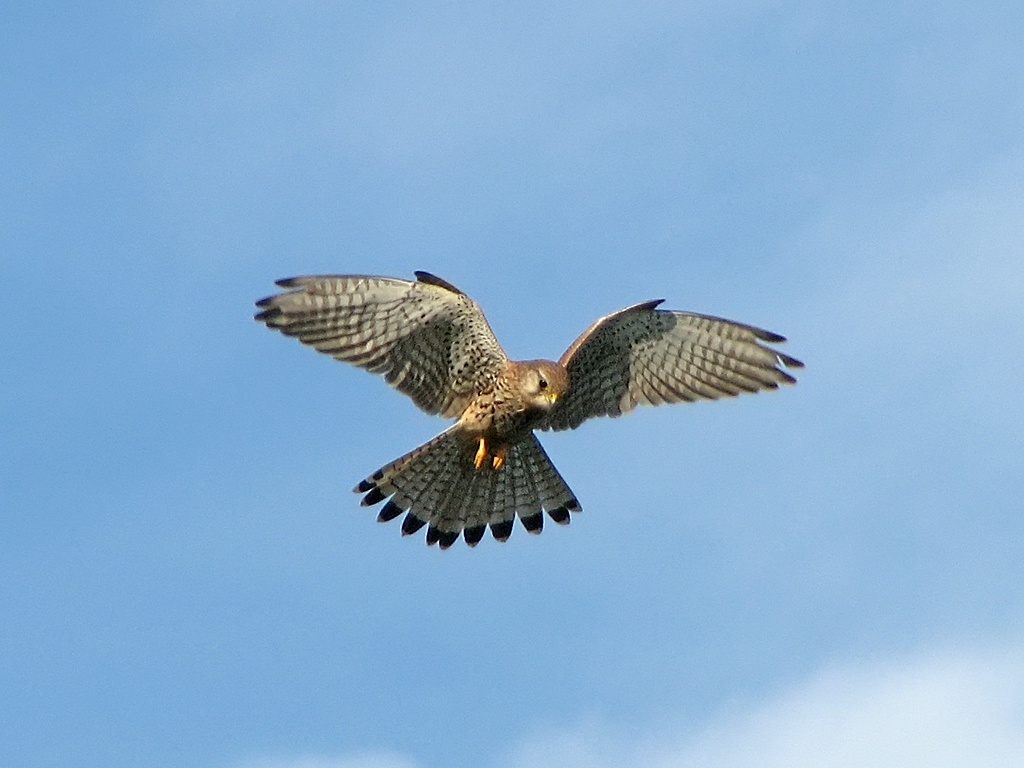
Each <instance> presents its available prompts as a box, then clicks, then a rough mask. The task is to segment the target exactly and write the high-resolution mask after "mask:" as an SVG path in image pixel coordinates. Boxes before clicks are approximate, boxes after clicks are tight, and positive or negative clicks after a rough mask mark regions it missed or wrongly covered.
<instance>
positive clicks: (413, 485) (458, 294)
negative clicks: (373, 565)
mask: <svg viewBox="0 0 1024 768" xmlns="http://www.w3.org/2000/svg"><path fill="white" fill-rule="evenodd" d="M415 274H416V280H415V281H411V280H400V279H397V278H392V277H374V276H366V275H310V276H307V277H293V278H289V279H287V280H279V281H278V282H277V285H279V286H281V287H282V288H285V289H287V290H286V291H285V292H283V293H279V294H277V295H275V296H269V297H267V298H265V299H262V300H261V301H259V302H257V306H258V307H259V308H260V309H261V311H260V312H259V313H258V314H257V315H256V319H257V320H259V321H261V322H263V323H266V325H267V326H268V327H270V328H274V329H277V330H279V331H281V333H283V334H285V335H287V336H295V337H296V338H297V339H298V340H299V341H301V342H302V343H303V344H308V345H310V346H312V347H313V348H314V349H316V350H318V351H320V352H323V353H324V354H327V355H331V356H332V357H334V358H336V359H338V360H343V361H345V362H347V363H352V364H353V365H357V366H359V367H361V368H365V369H366V370H368V371H370V372H371V373H379V374H381V375H383V376H384V378H385V380H386V381H387V382H388V383H389V384H390V385H391V386H393V387H395V388H396V389H398V390H399V391H400V392H404V393H405V394H407V395H408V396H409V397H411V398H412V400H413V402H414V403H416V405H417V406H419V407H420V408H421V409H423V410H424V411H426V412H427V413H431V414H438V415H440V416H444V417H447V418H454V419H456V421H455V423H454V424H452V425H451V426H450V427H449V428H448V429H446V430H445V431H444V432H442V433H441V434H439V435H438V436H437V437H435V438H434V439H433V440H430V441H429V442H427V443H424V444H423V445H421V446H420V447H419V448H416V449H415V450H413V451H410V452H409V453H407V454H405V455H404V456H402V457H400V458H398V459H395V460H394V461H392V462H391V463H390V464H387V465H385V466H383V467H381V468H380V469H378V470H377V471H376V472H374V473H373V474H372V475H370V476H369V477H367V478H366V479H365V480H363V481H361V482H360V483H359V484H358V485H357V486H356V487H355V489H354V490H355V492H357V493H362V494H365V496H364V497H363V499H362V502H361V504H362V505H363V506H370V505H373V504H377V503H379V502H382V501H385V500H386V503H385V504H384V506H383V508H381V510H380V513H379V514H378V516H377V519H378V520H379V521H381V522H385V521H388V520H393V519H394V518H396V517H398V516H399V515H400V514H402V513H403V512H404V513H405V518H404V519H403V521H402V533H403V534H411V533H415V532H416V531H418V530H419V529H420V528H422V527H423V526H424V525H427V526H428V528H427V536H426V538H427V544H435V543H436V544H438V545H439V546H440V548H441V549H447V548H448V547H450V546H451V545H452V544H453V543H454V542H455V541H456V539H458V538H459V534H460V533H461V534H462V536H463V538H464V539H465V541H466V543H467V544H469V545H470V546H475V545H476V544H477V543H478V542H479V541H480V539H481V538H482V537H483V535H484V531H485V530H486V529H487V528H488V527H489V528H490V529H491V534H492V535H493V536H494V538H495V539H497V540H498V541H505V540H506V539H508V537H509V535H510V534H511V533H512V526H513V522H514V520H515V518H516V517H517V516H518V517H519V519H520V520H521V521H522V524H523V527H525V528H526V530H527V531H530V532H531V533H540V531H541V528H542V527H543V524H544V517H543V513H544V512H547V513H548V515H549V516H550V517H551V519H552V520H554V521H555V522H556V523H562V524H566V523H568V522H569V514H570V513H571V512H580V511H581V510H582V507H580V503H579V502H578V501H577V500H576V496H575V494H573V492H572V491H571V490H570V489H569V486H568V485H567V484H566V482H565V480H563V479H562V476H561V475H560V474H559V473H558V470H556V469H555V467H554V465H553V464H552V463H551V460H550V459H549V458H548V456H547V454H546V453H545V452H544V449H543V448H542V447H541V444H540V442H539V441H538V440H537V437H536V436H535V435H534V430H536V429H543V430H548V429H554V430H561V429H575V428H576V427H578V426H579V425H580V424H582V423H583V422H584V421H585V420H586V419H589V418H591V417H592V416H619V415H621V414H623V413H628V412H629V411H632V410H633V409H634V408H635V407H636V406H637V405H638V404H640V405H660V404H661V403H678V402H689V401H692V400H716V399H718V398H720V397H732V396H734V395H738V394H740V393H743V392H757V391H758V390H762V389H775V388H777V387H778V385H779V384H793V383H795V381H796V380H795V379H794V378H793V377H792V376H790V375H789V374H788V373H786V372H785V371H783V370H782V369H781V368H780V367H779V366H780V365H781V366H785V367H789V368H800V367H802V366H803V363H801V362H800V361H799V360H796V359H794V358H792V357H789V356H788V355H784V354H782V353H781V352H778V351H776V350H774V349H771V348H769V347H767V346H765V345H764V344H762V343H761V342H769V343H777V342H781V341H785V338H784V337H783V336H779V335H778V334H775V333H771V332H769V331H765V330H762V329H760V328H755V327H753V326H750V325H744V324H742V323H734V322H732V321H730V320H723V319H722V318H718V317H711V316H708V315H698V314H694V313H692V312H673V311H668V310H662V309H658V308H657V307H658V305H659V304H661V303H662V302H661V300H657V301H646V302H643V303H640V304H634V305H633V306H631V307H626V308H625V309H620V310H619V311H618V312H613V313H611V314H610V315H605V316H604V317H602V318H600V319H599V320H597V321H595V322H594V323H593V324H592V325H591V326H590V327H589V328H588V329H587V330H585V331H584V332H583V333H582V335H580V337H579V338H578V339H576V341H574V342H573V343H572V345H571V346H570V347H569V348H568V349H567V350H566V351H565V353H564V354H563V355H562V357H561V358H560V359H559V360H558V362H557V363H556V362H553V361H550V360H526V361H512V360H509V359H508V356H507V355H506V354H505V352H504V351H503V350H502V348H501V346H500V345H499V344H498V340H497V339H496V338H495V337H494V333H493V332H492V331H491V328H490V326H489V325H488V324H487V320H486V319H485V318H484V314H483V312H482V311H481V309H480V307H479V306H478V305H477V303H476V302H475V301H473V300H472V299H471V298H469V296H467V295H466V294H464V293H463V292H462V291H460V290H459V289H458V288H456V287H455V286H453V285H452V284H451V283H449V282H447V281H445V280H442V279H441V278H439V277H435V276H434V275H431V274H429V273H427V272H416V273H415Z"/></svg>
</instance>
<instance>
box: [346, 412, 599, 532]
mask: <svg viewBox="0 0 1024 768" xmlns="http://www.w3.org/2000/svg"><path fill="white" fill-rule="evenodd" d="M475 451H476V441H475V439H473V438H471V437H469V436H467V435H466V434H465V432H463V431H462V430H461V429H460V428H459V426H458V425H457V424H456V425H453V426H452V427H450V428H448V429H447V430H445V431H444V432H442V433H441V434H440V435H438V436H437V437H435V438H433V439H432V440H430V441H428V442H426V443H424V444H423V445H421V446H419V447H418V448H415V449H414V450H412V451H410V452H409V453H407V454H405V455H404V456H401V457H400V458H398V459H395V460H394V461H392V462H391V463H390V464H387V465H385V466H383V467H381V468H380V469H378V470H377V471H376V472H374V473H373V474H372V475H370V476H369V477H368V478H366V479H365V480H363V481H362V482H360V483H359V485H357V486H356V487H355V489H354V490H355V492H356V493H364V494H366V495H365V496H364V497H363V500H362V502H361V504H362V505H363V506H370V505H373V504H378V503H380V502H382V501H384V500H385V499H386V500H387V502H386V503H385V504H384V506H383V507H382V508H381V510H380V513H379V514H378V515H377V520H378V521H380V522H387V521H388V520H393V519H394V518H396V517H398V516H399V515H400V514H402V513H403V512H404V513H405V518H404V519H403V520H402V533H403V534H404V535H408V534H412V533H415V532H416V531H418V530H419V529H420V528H422V527H423V526H424V525H428V526H429V527H428V528H427V544H437V545H438V546H439V547H440V548H441V549H447V548H448V547H450V546H451V545H452V544H453V543H455V541H456V539H458V538H459V534H460V533H461V534H462V536H463V538H464V539H465V541H466V543H467V544H469V545H470V546H471V547H472V546H476V544H477V543H478V542H479V541H480V539H482V538H483V535H484V532H485V531H486V530H487V528H488V527H490V529H491V534H492V535H493V536H494V538H495V539H497V540H498V541H505V540H506V539H508V537H509V536H510V535H511V534H512V527H513V524H514V522H515V518H516V517H517V516H518V517H519V519H520V520H521V521H522V523H523V527H524V528H526V530H527V531H529V532H530V533H540V532H541V529H542V528H543V526H544V516H543V513H544V512H547V513H548V515H549V516H550V517H551V519H552V520H554V521H555V522H556V523H561V524H562V525H565V524H568V522H569V513H570V512H579V511H581V509H582V508H581V507H580V504H579V502H578V501H577V500H576V496H575V495H574V494H573V492H572V490H570V488H569V486H568V485H567V484H566V482H565V480H563V479H562V476H561V475H560V474H558V470H557V469H555V467H554V465H553V464H552V463H551V460H550V459H549V458H548V455H547V454H546V453H545V452H544V449H543V448H542V447H541V444H540V442H539V441H538V440H537V438H536V437H535V436H534V435H533V434H532V433H531V434H530V435H528V436H527V437H526V438H525V439H524V440H522V441H520V442H518V443H516V444H514V445H511V446H509V448H508V453H507V455H506V457H505V462H504V464H503V465H502V466H501V468H500V469H494V468H492V467H491V466H490V464H489V463H485V464H484V465H483V466H482V467H480V468H477V467H476V465H475V464H474V461H473V458H474V454H475Z"/></svg>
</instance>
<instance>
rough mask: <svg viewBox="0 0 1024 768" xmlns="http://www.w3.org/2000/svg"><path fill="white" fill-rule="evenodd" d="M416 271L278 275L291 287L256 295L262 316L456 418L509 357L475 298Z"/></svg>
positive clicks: (429, 409)
mask: <svg viewBox="0 0 1024 768" xmlns="http://www.w3.org/2000/svg"><path fill="white" fill-rule="evenodd" d="M416 277H417V281H416V282H413V281H411V280H398V279H395V278H390V277H373V276H367V275H309V276H307V277H293V278H289V279H287V280H278V281H277V284H278V285H279V286H281V287H282V288H287V289H289V290H288V291H286V292H284V293H279V294H277V295H275V296H268V297H267V298H265V299H262V300H261V301H258V302H257V303H256V305H257V306H258V307H260V309H261V310H262V311H261V312H259V313H257V314H256V319H257V320H259V321H260V322H262V323H266V325H267V326H268V327H269V328H274V329H276V330H279V331H281V333H283V334H285V335H287V336H294V337H296V338H297V339H298V340H299V341H301V342H302V343H303V344H309V345H310V346H311V347H313V348H315V349H316V350H318V351H319V352H323V353H324V354H326V355H331V357H334V358H335V359H337V360H343V361H345V362H347V363H352V364H353V365H357V366H359V367H360V368H365V369H366V370H368V371H370V372H371V373H379V374H381V375H383V376H384V378H385V379H386V380H387V382H388V383H389V384H391V385H392V386H393V387H395V388H396V389H398V390H399V391H400V392H404V393H405V394H407V395H409V397H411V398H412V399H413V401H414V402H415V403H416V405H418V406H419V407H420V408H422V409H423V410H424V411H426V412H427V413H436V414H441V415H442V416H448V417H452V416H458V415H460V414H461V413H462V411H463V410H464V409H465V407H466V405H467V404H468V402H469V401H470V400H471V399H472V398H473V397H474V395H475V394H476V393H477V391H479V389H480V388H482V387H483V386H484V385H486V384H487V383H488V382H489V381H491V380H493V378H495V377H496V376H497V374H498V372H499V371H500V370H501V368H502V367H503V366H504V364H505V363H506V361H507V359H508V358H507V357H506V356H505V353H504V352H503V351H502V349H501V346H500V345H499V344H498V340H497V339H495V338H494V333H493V332H492V331H491V328H490V326H489V325H488V324H487V320H486V319H485V318H484V314H483V312H482V311H481V310H480V307H479V306H478V305H477V303H476V302H475V301H473V300H472V299H471V298H469V297H468V296H466V295H465V294H464V293H462V291H460V290H459V289H458V288H456V287H455V286H453V285H451V284H450V283H447V282H445V281H444V280H442V279H441V278H438V277H434V276H433V275H431V274H429V273H427V272H417V273H416Z"/></svg>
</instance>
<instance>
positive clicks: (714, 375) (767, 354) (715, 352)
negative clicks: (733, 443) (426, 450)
mask: <svg viewBox="0 0 1024 768" xmlns="http://www.w3.org/2000/svg"><path fill="white" fill-rule="evenodd" d="M660 303H661V301H647V302H644V303H642V304H635V305H634V306H632V307H626V308H625V309H621V310H619V311H618V312H613V313H612V314H610V315H606V316H605V317H602V318H601V319H599V320H598V321H596V322H595V323H594V324H593V325H591V326H590V327H589V328H588V329H587V330H586V331H584V332H583V334H582V335H581V336H580V337H579V338H578V339H576V341H575V342H573V344H572V346H570V347H569V349H567V350H566V351H565V354H564V355H562V358H561V360H560V361H559V362H561V363H562V365H564V366H565V367H566V370H567V371H568V372H569V389H568V391H567V392H566V393H565V395H563V397H562V399H561V400H559V401H558V403H557V404H556V405H555V406H554V408H552V409H551V412H550V414H549V416H548V419H547V422H546V423H545V425H544V428H545V429H575V428H576V427H578V426H579V425H580V424H581V423H582V422H583V421H584V420H586V419H589V418H590V417H592V416H619V415H621V414H623V413H628V412H629V411H631V410H633V409H634V408H635V407H636V406H637V404H638V403H639V404H640V405H660V404H661V403H678V402H688V401H691V400H716V399H718V398H720V397H731V396H733V395H738V394H740V393H741V392H757V391H758V390H761V389H775V388H776V387H778V386H779V384H792V383H794V382H795V381H796V380H795V379H794V378H793V377H792V376H790V375H789V374H788V373H786V372H785V371H783V370H782V369H781V368H779V367H778V366H779V365H780V364H781V365H783V366H786V367H790V368H800V367H802V366H803V363H801V362H800V361H799V360H796V359H794V358H792V357H789V356H788V355H784V354H782V353H781V352H777V351H775V350H774V349H771V348H769V347H767V346H765V345H764V344H762V343H761V342H769V343H776V342H780V341H785V338H784V337H783V336H779V335H778V334H775V333H771V332H769V331H765V330H762V329H760V328H755V327H753V326H750V325H744V324H742V323H734V322H731V321H729V320H723V319H722V318H719V317H710V316H708V315H697V314H693V313H691V312H670V311H666V310H659V309H656V307H657V306H658V305H659V304H660Z"/></svg>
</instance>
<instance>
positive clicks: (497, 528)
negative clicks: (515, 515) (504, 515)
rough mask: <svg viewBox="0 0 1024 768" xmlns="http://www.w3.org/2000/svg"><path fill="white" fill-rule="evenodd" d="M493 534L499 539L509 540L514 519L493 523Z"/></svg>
mask: <svg viewBox="0 0 1024 768" xmlns="http://www.w3.org/2000/svg"><path fill="white" fill-rule="evenodd" d="M491 535H492V536H493V537H494V538H495V539H496V540H497V541H508V537H509V536H511V535H512V521H511V520H502V521H501V522H500V523H491Z"/></svg>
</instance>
